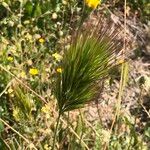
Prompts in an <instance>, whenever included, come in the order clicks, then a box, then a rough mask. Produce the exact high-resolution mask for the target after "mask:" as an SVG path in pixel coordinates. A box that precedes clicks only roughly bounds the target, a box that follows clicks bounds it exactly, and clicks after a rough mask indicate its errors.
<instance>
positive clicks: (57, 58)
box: [52, 53, 62, 61]
mask: <svg viewBox="0 0 150 150" xmlns="http://www.w3.org/2000/svg"><path fill="white" fill-rule="evenodd" d="M52 56H53V57H54V58H55V59H56V60H57V61H60V60H61V59H62V56H61V55H59V54H58V53H54V54H53V55H52Z"/></svg>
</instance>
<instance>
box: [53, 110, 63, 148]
mask: <svg viewBox="0 0 150 150" xmlns="http://www.w3.org/2000/svg"><path fill="white" fill-rule="evenodd" d="M60 116H61V113H60V112H59V115H58V118H57V124H56V128H55V132H54V139H53V147H52V150H54V148H55V142H56V135H57V130H58V125H59V121H60Z"/></svg>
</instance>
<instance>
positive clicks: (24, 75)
mask: <svg viewBox="0 0 150 150" xmlns="http://www.w3.org/2000/svg"><path fill="white" fill-rule="evenodd" d="M20 77H21V78H24V79H25V78H26V77H27V76H26V73H25V72H24V71H22V72H21V73H20Z"/></svg>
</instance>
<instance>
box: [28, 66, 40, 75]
mask: <svg viewBox="0 0 150 150" xmlns="http://www.w3.org/2000/svg"><path fill="white" fill-rule="evenodd" d="M29 73H30V74H31V75H37V74H38V73H39V71H38V70H37V69H35V68H31V69H30V70H29Z"/></svg>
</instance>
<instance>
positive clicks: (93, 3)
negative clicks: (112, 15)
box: [85, 0, 100, 9]
mask: <svg viewBox="0 0 150 150" xmlns="http://www.w3.org/2000/svg"><path fill="white" fill-rule="evenodd" d="M85 3H86V4H87V5H88V6H89V7H90V8H93V9H96V7H97V6H98V4H100V0H85Z"/></svg>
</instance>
